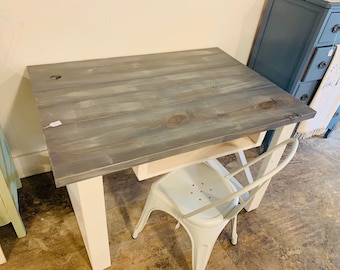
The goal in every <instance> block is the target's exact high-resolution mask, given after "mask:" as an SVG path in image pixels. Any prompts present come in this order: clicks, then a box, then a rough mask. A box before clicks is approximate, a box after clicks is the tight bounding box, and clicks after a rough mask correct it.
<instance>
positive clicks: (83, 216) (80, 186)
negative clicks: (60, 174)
mask: <svg viewBox="0 0 340 270" xmlns="http://www.w3.org/2000/svg"><path fill="white" fill-rule="evenodd" d="M67 191H68V194H69V196H70V199H71V202H72V207H73V210H74V212H75V215H76V218H77V222H78V225H79V228H80V231H81V234H82V237H83V240H84V243H85V247H86V250H87V254H88V256H89V259H90V262H91V266H92V269H94V270H102V269H105V268H107V267H109V266H110V265H111V258H110V247H109V238H108V231H107V223H106V210H105V201H104V187H103V177H102V176H98V177H94V178H90V179H87V180H84V181H80V182H76V183H73V184H70V185H67Z"/></svg>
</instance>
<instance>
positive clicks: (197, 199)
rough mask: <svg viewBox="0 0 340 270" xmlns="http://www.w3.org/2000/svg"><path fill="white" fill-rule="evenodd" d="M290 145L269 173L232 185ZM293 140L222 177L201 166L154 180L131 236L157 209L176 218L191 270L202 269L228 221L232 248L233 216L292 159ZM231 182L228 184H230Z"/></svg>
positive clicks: (234, 243)
mask: <svg viewBox="0 0 340 270" xmlns="http://www.w3.org/2000/svg"><path fill="white" fill-rule="evenodd" d="M289 143H292V146H291V148H290V151H289V154H288V155H287V156H286V157H285V158H284V159H283V161H282V162H281V163H280V164H279V165H278V166H277V167H275V168H274V169H273V170H272V171H270V172H269V173H267V174H265V175H263V176H260V177H258V178H257V179H255V180H254V181H253V182H252V183H249V184H247V185H246V186H244V187H242V186H240V185H234V184H233V183H234V181H235V178H234V176H235V175H237V174H239V173H240V172H243V171H245V170H246V169H248V168H250V166H252V165H254V164H256V163H258V162H259V161H260V160H262V159H264V158H265V157H267V156H269V155H272V154H273V153H274V152H275V151H278V150H281V151H282V148H283V147H284V148H285V147H286V146H287V144H289ZM297 147H298V140H297V139H293V138H292V139H289V140H286V141H284V142H282V143H281V144H279V145H277V146H276V147H274V148H273V149H271V150H269V151H267V152H266V153H264V154H262V155H261V156H259V157H257V158H255V159H254V160H252V161H251V162H249V163H248V164H246V165H244V166H242V167H241V168H239V169H237V170H236V171H234V172H233V173H230V174H228V175H226V176H222V175H220V174H219V173H218V172H217V171H216V170H215V169H213V168H212V167H210V166H209V165H207V164H206V163H201V164H197V165H192V166H189V167H185V168H182V169H179V170H177V171H174V172H171V173H169V174H166V175H165V176H163V177H162V178H160V179H159V180H157V181H155V182H154V183H153V184H152V186H151V190H150V193H149V195H148V198H147V201H146V204H145V206H144V209H143V212H142V215H141V217H140V220H139V222H138V224H137V226H136V228H135V231H134V232H133V235H132V237H133V238H137V237H138V234H139V233H140V232H141V231H142V229H143V228H144V226H145V224H146V222H147V220H148V218H149V216H150V214H151V212H152V211H154V210H161V211H164V212H166V213H168V214H170V215H172V216H173V217H174V218H176V219H177V221H178V222H179V223H178V224H177V226H176V227H179V224H181V225H182V226H183V227H184V228H185V229H186V231H187V233H188V234H189V236H190V239H191V244H192V268H193V269H194V270H202V269H205V267H206V265H207V263H208V260H209V257H210V254H211V251H212V249H213V247H214V244H215V242H216V239H217V237H218V236H219V234H220V233H221V231H222V230H223V228H224V227H225V226H226V225H227V223H228V222H229V221H231V224H232V236H231V243H232V244H233V245H236V243H237V232H236V222H237V214H238V213H239V212H240V211H241V210H242V209H243V208H244V207H245V206H246V205H247V203H249V202H250V201H251V200H252V198H253V197H254V196H255V194H256V192H257V191H258V190H259V189H260V188H261V186H262V185H263V184H264V183H266V182H267V181H269V180H270V179H271V178H272V177H273V176H274V175H275V174H276V173H278V172H279V171H280V170H282V169H283V168H284V167H285V166H286V165H287V164H288V162H289V161H290V160H291V159H292V158H293V156H294V154H295V152H296V150H297ZM231 179H232V181H231Z"/></svg>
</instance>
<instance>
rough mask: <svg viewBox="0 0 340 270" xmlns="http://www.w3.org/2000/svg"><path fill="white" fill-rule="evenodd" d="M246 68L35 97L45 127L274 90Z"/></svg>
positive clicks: (159, 77)
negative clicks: (269, 88)
mask: <svg viewBox="0 0 340 270" xmlns="http://www.w3.org/2000/svg"><path fill="white" fill-rule="evenodd" d="M244 68H245V67H244V66H241V65H238V66H233V67H220V68H215V69H208V70H204V71H199V72H187V73H181V74H170V75H163V76H158V77H152V78H147V79H145V78H144V79H137V80H131V81H120V82H115V83H105V84H100V85H96V84H95V85H85V86H80V87H73V88H66V89H65V88H63V89H56V90H50V91H43V92H37V93H36V94H35V96H36V100H37V104H38V107H39V110H40V111H41V115H42V122H43V125H44V126H45V125H48V124H49V123H51V122H53V121H55V120H56V119H55V117H56V116H58V120H60V121H62V122H63V123H74V122H79V121H84V120H90V119H98V118H102V117H107V116H109V115H114V116H117V115H119V114H124V113H135V112H138V111H141V110H150V109H152V108H154V107H155V106H171V105H175V104H183V103H187V102H190V101H195V100H201V101H202V100H205V99H209V98H212V97H213V98H214V97H216V96H222V98H223V96H224V95H231V94H238V93H239V92H240V90H242V89H244V88H247V89H249V91H256V90H258V89H262V88H263V87H266V86H271V85H272V84H271V83H269V82H268V81H267V80H266V79H263V78H259V76H258V74H256V73H255V72H250V74H249V75H248V76H246V77H245V76H244V73H245V70H244ZM261 95H263V91H262V94H261Z"/></svg>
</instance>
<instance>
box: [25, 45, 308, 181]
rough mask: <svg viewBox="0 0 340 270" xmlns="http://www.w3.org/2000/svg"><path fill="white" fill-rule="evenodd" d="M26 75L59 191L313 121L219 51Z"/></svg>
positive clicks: (33, 69)
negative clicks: (202, 149) (162, 159)
mask: <svg viewBox="0 0 340 270" xmlns="http://www.w3.org/2000/svg"><path fill="white" fill-rule="evenodd" d="M28 71H29V75H30V79H31V83H32V89H33V91H34V94H35V97H36V102H37V106H38V109H39V113H40V117H41V123H42V126H43V127H46V126H48V125H49V124H50V123H51V122H54V121H57V120H59V121H61V122H62V125H60V126H58V127H54V128H53V127H50V128H44V134H45V139H46V143H47V148H48V152H49V155H50V158H51V164H52V169H53V172H54V177H55V182H56V186H57V187H60V186H65V185H67V184H70V183H73V182H77V181H80V180H84V179H88V178H90V177H95V176H98V175H105V174H108V173H111V172H114V171H119V170H123V169H126V168H130V167H133V166H136V165H139V164H143V163H146V162H150V161H154V160H158V159H161V158H165V157H169V156H172V155H176V154H180V153H184V152H187V151H191V150H195V149H199V148H202V147H204V146H208V145H212V144H217V143H221V142H225V141H229V140H232V139H235V138H239V137H243V136H247V135H250V134H254V133H256V132H261V131H265V130H270V129H275V128H278V127H280V126H284V125H287V124H291V123H297V122H300V121H302V120H305V119H309V118H312V117H313V116H314V114H315V111H313V110H312V109H311V108H309V107H308V106H306V105H305V104H303V103H301V102H300V101H298V100H296V99H295V98H294V97H292V96H291V95H289V94H288V93H286V92H285V91H283V90H281V89H280V88H278V87H277V86H275V85H274V84H273V83H271V82H270V81H268V80H267V79H265V78H263V77H262V76H260V75H259V74H257V73H256V72H254V71H253V70H251V69H249V68H248V67H246V66H245V65H243V64H241V63H240V62H238V61H237V60H235V59H234V58H232V57H231V56H229V55H228V54H226V53H225V52H223V51H222V50H220V49H218V48H207V49H198V50H189V51H180V52H169V53H160V54H150V55H138V56H128V57H117V58H107V59H95V60H85V61H75V62H65V63H56V64H46V65H35V66H29V67H28Z"/></svg>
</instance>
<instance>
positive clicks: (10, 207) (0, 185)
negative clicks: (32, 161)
mask: <svg viewBox="0 0 340 270" xmlns="http://www.w3.org/2000/svg"><path fill="white" fill-rule="evenodd" d="M20 187H21V181H20V178H19V176H18V173H17V170H16V168H15V165H14V162H13V159H12V156H11V154H10V151H9V148H8V145H7V142H6V139H5V136H4V134H3V132H2V129H1V127H0V226H4V225H6V224H8V223H10V222H11V223H12V225H13V227H14V230H15V232H16V234H17V236H18V237H24V236H25V235H26V230H25V226H24V224H23V222H22V219H21V216H20V213H19V204H18V193H17V189H18V188H20ZM0 249H1V246H0ZM4 262H6V258H5V256H4V255H3V252H2V250H0V264H1V263H4Z"/></svg>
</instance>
